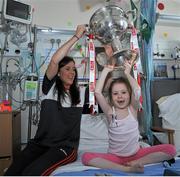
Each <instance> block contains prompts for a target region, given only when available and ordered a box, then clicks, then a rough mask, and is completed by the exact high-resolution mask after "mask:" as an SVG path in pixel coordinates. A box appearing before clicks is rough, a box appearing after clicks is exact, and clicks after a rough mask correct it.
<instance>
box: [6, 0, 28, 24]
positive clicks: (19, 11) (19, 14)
mask: <svg viewBox="0 0 180 177" xmlns="http://www.w3.org/2000/svg"><path fill="white" fill-rule="evenodd" d="M3 16H4V19H6V20H12V21H16V22H20V23H25V24H31V21H32V7H31V5H29V4H26V3H22V2H20V1H17V0H4V6H3Z"/></svg>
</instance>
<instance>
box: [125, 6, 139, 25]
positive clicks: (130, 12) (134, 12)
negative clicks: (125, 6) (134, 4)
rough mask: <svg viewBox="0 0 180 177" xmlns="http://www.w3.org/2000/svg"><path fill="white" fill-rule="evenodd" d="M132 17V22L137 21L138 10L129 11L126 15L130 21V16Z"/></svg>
mask: <svg viewBox="0 0 180 177" xmlns="http://www.w3.org/2000/svg"><path fill="white" fill-rule="evenodd" d="M130 14H131V15H132V16H133V19H132V22H134V21H135V20H136V19H137V11H136V9H134V10H129V11H127V12H126V13H125V15H126V16H127V18H128V19H129V15H130Z"/></svg>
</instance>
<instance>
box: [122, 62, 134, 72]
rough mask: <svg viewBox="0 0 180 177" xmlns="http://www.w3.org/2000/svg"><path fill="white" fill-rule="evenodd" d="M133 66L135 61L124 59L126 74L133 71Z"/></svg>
mask: <svg viewBox="0 0 180 177" xmlns="http://www.w3.org/2000/svg"><path fill="white" fill-rule="evenodd" d="M132 67H133V61H130V60H125V61H124V68H125V70H124V73H125V74H126V75H127V74H130V73H131V69H132Z"/></svg>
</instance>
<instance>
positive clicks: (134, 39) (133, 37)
mask: <svg viewBox="0 0 180 177" xmlns="http://www.w3.org/2000/svg"><path fill="white" fill-rule="evenodd" d="M130 44H131V45H130V47H131V49H132V50H136V51H137V53H138V56H137V57H139V58H138V59H137V62H136V63H135V64H134V66H133V73H134V77H135V79H136V80H137V82H138V84H139V86H140V87H141V73H143V71H142V65H141V59H140V54H139V52H140V50H139V44H138V38H137V30H136V28H135V27H133V28H132V30H131V39H130ZM139 103H140V105H139V111H141V110H142V103H143V98H142V95H141V96H140V98H139Z"/></svg>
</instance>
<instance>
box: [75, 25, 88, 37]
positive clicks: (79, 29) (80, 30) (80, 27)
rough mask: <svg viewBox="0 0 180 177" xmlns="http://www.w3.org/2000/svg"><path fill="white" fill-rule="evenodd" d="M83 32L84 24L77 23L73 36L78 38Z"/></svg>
mask: <svg viewBox="0 0 180 177" xmlns="http://www.w3.org/2000/svg"><path fill="white" fill-rule="evenodd" d="M85 32H86V25H78V26H77V28H76V33H75V36H77V37H78V38H79V39H80V38H81V37H82V36H83V35H84V33H85Z"/></svg>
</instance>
